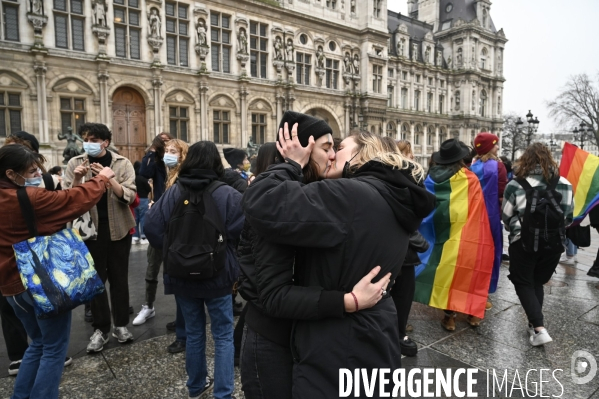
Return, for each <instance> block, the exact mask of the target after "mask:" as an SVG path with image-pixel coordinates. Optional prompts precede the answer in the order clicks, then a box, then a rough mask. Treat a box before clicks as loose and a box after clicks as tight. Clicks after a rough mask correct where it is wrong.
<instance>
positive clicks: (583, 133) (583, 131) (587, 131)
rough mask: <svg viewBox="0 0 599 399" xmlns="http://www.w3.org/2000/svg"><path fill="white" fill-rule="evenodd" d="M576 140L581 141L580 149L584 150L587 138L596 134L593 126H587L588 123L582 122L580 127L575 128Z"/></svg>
mask: <svg viewBox="0 0 599 399" xmlns="http://www.w3.org/2000/svg"><path fill="white" fill-rule="evenodd" d="M572 133H574V141H578V142H579V143H580V149H581V150H584V143H585V141H586V140H587V139H590V138H592V137H593V135H594V134H595V131H594V130H593V128H592V126H587V124H586V123H584V122H580V129H578V127H575V128H574V131H573V132H572Z"/></svg>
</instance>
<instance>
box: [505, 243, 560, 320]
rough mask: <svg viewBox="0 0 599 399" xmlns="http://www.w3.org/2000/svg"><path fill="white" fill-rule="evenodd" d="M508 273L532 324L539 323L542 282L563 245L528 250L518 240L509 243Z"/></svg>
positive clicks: (545, 281)
mask: <svg viewBox="0 0 599 399" xmlns="http://www.w3.org/2000/svg"><path fill="white" fill-rule="evenodd" d="M509 252H510V254H509V255H510V274H509V276H508V278H509V279H510V280H511V281H512V284H514V288H515V289H516V294H518V298H519V299H520V303H521V304H522V307H523V308H524V311H525V312H526V316H527V317H528V321H529V322H530V323H531V324H532V325H533V326H534V327H542V326H543V298H544V292H543V285H544V284H545V283H547V282H548V281H549V280H550V279H551V276H552V275H553V273H554V272H555V269H556V268H557V264H558V263H559V258H560V256H561V254H562V252H564V249H563V248H557V249H555V250H554V251H538V252H528V251H525V250H524V248H522V242H521V241H520V240H518V241H516V242H514V243H512V244H510V249H509Z"/></svg>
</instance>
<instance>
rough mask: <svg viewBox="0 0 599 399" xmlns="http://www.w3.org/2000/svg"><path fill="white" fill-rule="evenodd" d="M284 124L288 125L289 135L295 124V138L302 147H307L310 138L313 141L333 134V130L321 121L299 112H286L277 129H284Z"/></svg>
mask: <svg viewBox="0 0 599 399" xmlns="http://www.w3.org/2000/svg"><path fill="white" fill-rule="evenodd" d="M285 122H287V124H288V125H289V134H291V128H293V125H294V124H295V123H297V124H298V125H297V138H298V139H299V142H300V143H301V145H302V146H303V147H306V146H307V145H308V140H309V139H310V136H313V137H314V140H317V139H318V138H320V137H322V136H324V135H325V134H329V133H330V134H331V135H332V134H333V129H331V127H330V126H329V124H328V123H326V122H325V121H323V120H322V119H318V118H315V117H313V116H310V115H306V114H301V113H299V112H293V111H287V112H285V114H284V115H283V119H281V123H280V124H279V129H283V128H284V127H285ZM278 140H279V131H278V130H277V141H278Z"/></svg>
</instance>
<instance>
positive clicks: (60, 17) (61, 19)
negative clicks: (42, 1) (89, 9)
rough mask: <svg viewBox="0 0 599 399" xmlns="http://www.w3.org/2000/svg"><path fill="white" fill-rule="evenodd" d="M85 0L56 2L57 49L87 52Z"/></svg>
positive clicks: (55, 30)
mask: <svg viewBox="0 0 599 399" xmlns="http://www.w3.org/2000/svg"><path fill="white" fill-rule="evenodd" d="M84 28H85V17H84V16H83V0H54V38H55V40H56V47H59V48H66V49H73V50H78V51H85V42H84V37H85V34H84Z"/></svg>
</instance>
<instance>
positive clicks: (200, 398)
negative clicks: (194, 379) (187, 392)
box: [189, 377, 214, 399]
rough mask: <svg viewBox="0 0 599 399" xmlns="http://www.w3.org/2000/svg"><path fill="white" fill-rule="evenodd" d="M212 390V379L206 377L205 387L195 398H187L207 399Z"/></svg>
mask: <svg viewBox="0 0 599 399" xmlns="http://www.w3.org/2000/svg"><path fill="white" fill-rule="evenodd" d="M213 390H214V378H210V377H206V385H204V390H203V391H202V392H200V394H199V395H197V396H189V399H208V398H209V397H210V394H211V393H212V391H213Z"/></svg>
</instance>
